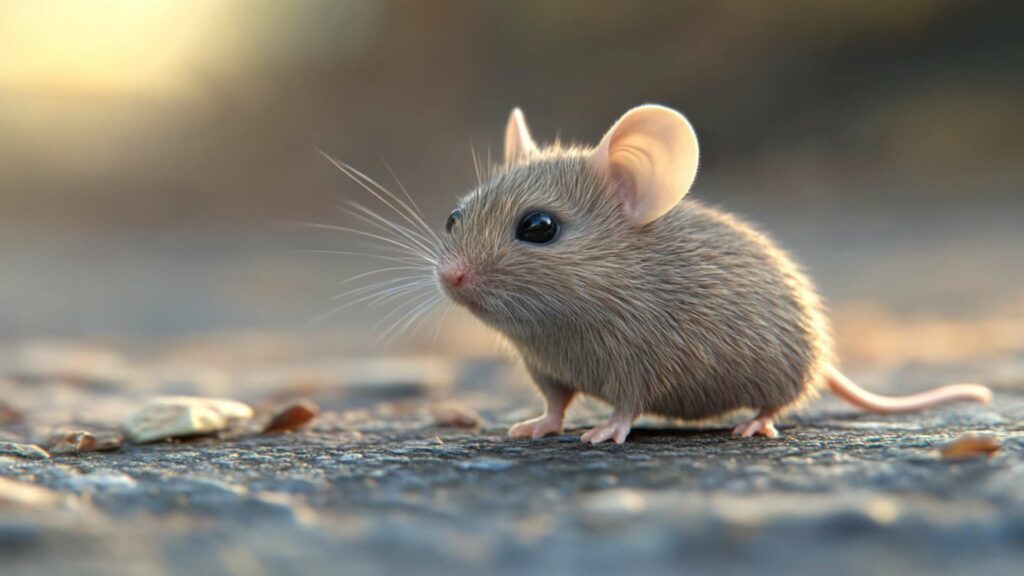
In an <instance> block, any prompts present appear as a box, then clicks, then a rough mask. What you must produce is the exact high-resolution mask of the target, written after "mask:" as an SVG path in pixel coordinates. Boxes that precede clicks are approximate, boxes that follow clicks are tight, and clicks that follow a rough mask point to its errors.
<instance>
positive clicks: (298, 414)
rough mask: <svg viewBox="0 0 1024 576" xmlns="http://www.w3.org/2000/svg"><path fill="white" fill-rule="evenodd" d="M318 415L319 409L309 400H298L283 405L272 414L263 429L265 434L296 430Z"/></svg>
mask: <svg viewBox="0 0 1024 576" xmlns="http://www.w3.org/2000/svg"><path fill="white" fill-rule="evenodd" d="M319 413H320V407H319V406H317V405H316V404H314V403H312V402H310V401H309V400H298V401H295V402H292V403H290V404H286V405H284V406H283V407H282V408H280V409H279V410H277V412H275V413H274V416H273V417H272V418H271V419H270V422H269V423H268V424H267V426H266V427H265V428H264V429H263V432H264V433H266V434H275V433H278V432H290V431H293V430H298V429H299V428H302V427H303V426H305V425H306V424H308V423H309V421H310V420H312V419H313V418H315V417H316V415H317V414H319Z"/></svg>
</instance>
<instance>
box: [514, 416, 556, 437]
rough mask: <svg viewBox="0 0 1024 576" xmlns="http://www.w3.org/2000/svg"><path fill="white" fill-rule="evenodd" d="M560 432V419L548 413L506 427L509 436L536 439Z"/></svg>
mask: <svg viewBox="0 0 1024 576" xmlns="http://www.w3.org/2000/svg"><path fill="white" fill-rule="evenodd" d="M561 433H562V419H561V418H555V417H553V416H550V415H545V416H538V417H537V418H531V419H529V420H524V421H523V422H519V423H518V424H515V425H513V426H512V427H511V428H509V429H508V437H509V438H530V439H533V440H538V439H540V438H543V437H545V436H547V435H549V434H561Z"/></svg>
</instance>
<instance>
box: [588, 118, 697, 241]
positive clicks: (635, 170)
mask: <svg viewBox="0 0 1024 576" xmlns="http://www.w3.org/2000/svg"><path fill="white" fill-rule="evenodd" d="M698 156H699V151H698V148H697V137H696V135H695V134H694V132H693V128H692V127H691V126H690V123H689V122H687V120H686V118H684V117H683V116H682V115H681V114H679V113H678V112H676V111H674V110H671V109H669V108H665V107H663V106H654V105H648V106H640V107H637V108H634V109H633V110H630V111H629V112H627V113H626V114H625V115H624V116H623V117H622V118H620V119H619V121H618V122H616V123H615V125H614V126H612V128H611V130H609V131H608V133H607V134H605V136H604V138H602V139H601V143H600V144H599V145H598V147H597V149H596V150H594V152H593V154H592V155H591V157H590V162H591V164H592V165H593V166H594V168H596V169H597V170H598V171H601V172H603V173H604V174H607V175H608V176H609V177H611V178H613V179H615V180H616V181H617V182H618V184H617V193H618V194H619V196H620V197H621V198H622V207H623V215H624V217H625V218H626V219H628V220H629V221H630V222H632V223H633V224H634V225H635V226H643V225H646V224H648V223H650V222H653V221H654V220H657V219H658V218H660V217H661V216H662V215H664V214H665V213H666V212H668V211H669V210H671V209H672V207H673V206H675V205H676V204H677V203H678V202H679V200H680V199H682V197H683V196H685V195H686V193H687V192H688V191H689V189H690V185H691V184H693V179H694V177H695V176H696V173H697V159H698Z"/></svg>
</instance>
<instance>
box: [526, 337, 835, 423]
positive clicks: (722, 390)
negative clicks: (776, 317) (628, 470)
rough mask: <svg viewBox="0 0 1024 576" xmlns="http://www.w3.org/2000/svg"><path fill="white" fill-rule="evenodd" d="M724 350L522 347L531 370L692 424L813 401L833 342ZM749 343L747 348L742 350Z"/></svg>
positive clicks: (752, 341)
mask: <svg viewBox="0 0 1024 576" xmlns="http://www.w3.org/2000/svg"><path fill="white" fill-rule="evenodd" d="M742 336H743V338H740V339H737V341H736V342H726V341H723V344H727V345H723V346H716V347H708V346H703V347H700V348H698V347H692V348H691V347H687V346H685V345H680V346H676V347H669V348H667V349H666V347H665V346H664V344H663V341H662V344H661V346H662V349H660V350H659V351H658V353H657V354H652V353H651V350H652V348H651V345H652V344H654V343H652V342H650V341H647V342H645V341H644V339H642V338H641V339H636V340H633V339H629V338H621V339H620V338H615V339H611V340H610V339H609V338H607V337H605V338H585V337H584V338H580V339H578V340H576V342H575V343H576V346H573V347H564V346H563V347H559V346H554V345H548V346H535V345H525V346H518V345H517V348H518V349H519V351H520V353H521V354H522V356H523V358H524V361H525V362H526V363H527V365H528V366H530V368H531V371H534V372H535V373H539V374H544V375H547V376H548V377H549V378H550V379H551V380H553V381H555V382H558V383H559V384H560V385H561V386H563V387H565V388H567V389H570V390H574V391H576V392H580V393H583V394H586V395H589V396H594V397H596V398H599V399H601V400H604V401H606V402H608V403H609V404H612V405H613V406H614V407H616V408H624V409H627V410H635V411H636V412H637V413H646V414H656V415H660V416H666V417H670V418H681V419H685V420H702V419H707V418H713V417H715V416H720V415H723V414H727V413H730V412H733V411H736V410H740V409H745V408H749V409H755V410H762V409H768V410H773V411H776V412H778V411H785V410H786V409H787V408H791V407H793V406H796V405H799V404H800V403H801V401H804V400H806V399H808V398H809V397H810V396H811V395H813V393H814V391H815V389H816V387H817V384H818V383H819V381H820V375H821V374H822V373H823V372H822V370H823V367H824V366H825V365H826V364H827V362H826V360H825V359H826V358H827V357H828V354H827V348H826V346H827V341H825V340H824V339H818V338H816V337H815V335H814V334H808V333H804V334H803V335H796V334H795V335H794V336H793V339H792V341H790V342H789V344H788V345H787V346H779V345H778V344H777V343H773V342H771V340H774V338H771V337H768V336H764V337H762V338H757V337H751V335H750V334H745V335H742ZM740 340H742V342H743V344H742V345H741V344H740V342H739V341H740Z"/></svg>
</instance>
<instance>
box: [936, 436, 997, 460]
mask: <svg viewBox="0 0 1024 576" xmlns="http://www.w3.org/2000/svg"><path fill="white" fill-rule="evenodd" d="M998 451H999V440H997V439H995V438H992V437H991V436H964V437H962V438H960V439H958V440H956V441H954V442H951V443H950V444H947V445H945V446H943V447H942V449H941V450H940V453H941V454H942V457H943V458H946V459H947V460H963V459H965V458H977V457H981V456H983V457H986V458H991V457H993V456H995V454H996V452H998Z"/></svg>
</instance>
